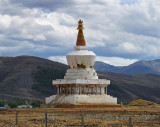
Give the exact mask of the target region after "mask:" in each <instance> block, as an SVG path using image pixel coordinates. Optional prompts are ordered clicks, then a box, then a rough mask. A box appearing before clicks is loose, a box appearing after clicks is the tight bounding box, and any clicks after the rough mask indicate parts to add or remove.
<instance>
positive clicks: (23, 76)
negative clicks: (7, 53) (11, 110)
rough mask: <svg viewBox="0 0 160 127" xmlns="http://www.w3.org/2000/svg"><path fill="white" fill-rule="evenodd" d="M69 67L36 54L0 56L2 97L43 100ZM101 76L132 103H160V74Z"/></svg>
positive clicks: (116, 93) (114, 92)
mask: <svg viewBox="0 0 160 127" xmlns="http://www.w3.org/2000/svg"><path fill="white" fill-rule="evenodd" d="M66 69H67V66H66V65H64V64H61V63H58V62H53V61H50V60H46V59H43V58H38V57H33V56H18V57H0V94H1V96H0V99H7V100H15V99H18V98H13V97H9V96H8V97H6V96H2V95H12V96H19V97H31V98H37V99H42V100H44V98H45V97H48V96H50V95H53V94H55V93H56V90H55V88H54V87H53V86H52V80H53V79H61V78H63V76H64V74H65V72H66ZM98 75H99V77H100V78H105V79H109V80H111V85H109V86H108V93H109V94H110V95H112V96H115V97H118V100H119V101H122V102H129V101H132V100H134V99H136V98H138V97H140V98H142V99H146V100H150V101H155V102H160V94H159V93H160V75H154V74H145V75H144V74H141V75H127V74H117V73H110V72H98Z"/></svg>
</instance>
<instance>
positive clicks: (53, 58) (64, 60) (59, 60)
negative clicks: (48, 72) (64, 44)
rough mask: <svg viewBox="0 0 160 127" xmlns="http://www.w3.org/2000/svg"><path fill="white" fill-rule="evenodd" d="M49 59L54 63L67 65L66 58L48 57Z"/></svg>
mask: <svg viewBox="0 0 160 127" xmlns="http://www.w3.org/2000/svg"><path fill="white" fill-rule="evenodd" d="M48 59H49V60H52V61H57V62H60V63H64V64H67V60H66V57H65V56H50V57H48Z"/></svg>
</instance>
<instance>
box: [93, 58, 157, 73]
mask: <svg viewBox="0 0 160 127" xmlns="http://www.w3.org/2000/svg"><path fill="white" fill-rule="evenodd" d="M94 68H95V69H96V70H97V71H106V72H114V73H123V74H149V73H150V74H160V59H158V60H150V61H145V60H140V61H137V62H135V63H133V64H130V65H128V66H113V65H109V64H106V63H103V62H99V61H97V62H96V63H95V66H94Z"/></svg>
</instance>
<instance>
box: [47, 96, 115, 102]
mask: <svg viewBox="0 0 160 127" xmlns="http://www.w3.org/2000/svg"><path fill="white" fill-rule="evenodd" d="M55 97H56V95H53V96H51V97H48V98H46V104H48V103H50V102H51V101H52V100H53V99H54V98H55ZM62 98H63V97H62ZM62 98H59V100H60V101H59V102H58V103H59V104H76V103H77V104H78V103H86V104H87V103H96V104H98V103H99V104H117V98H114V97H111V96H109V95H68V96H65V97H64V98H63V99H62Z"/></svg>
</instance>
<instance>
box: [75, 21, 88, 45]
mask: <svg viewBox="0 0 160 127" xmlns="http://www.w3.org/2000/svg"><path fill="white" fill-rule="evenodd" d="M77 29H78V30H79V31H78V36H77V42H76V45H77V46H85V45H86V42H85V39H84V35H83V29H84V27H83V21H82V20H81V19H80V20H79V22H78V28H77Z"/></svg>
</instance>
